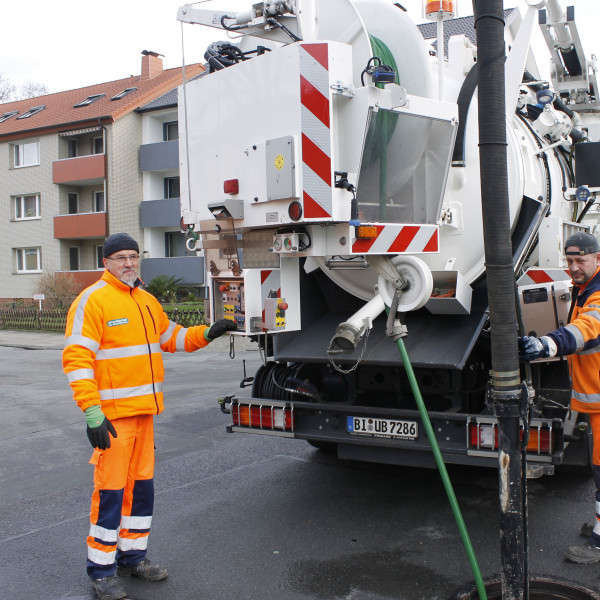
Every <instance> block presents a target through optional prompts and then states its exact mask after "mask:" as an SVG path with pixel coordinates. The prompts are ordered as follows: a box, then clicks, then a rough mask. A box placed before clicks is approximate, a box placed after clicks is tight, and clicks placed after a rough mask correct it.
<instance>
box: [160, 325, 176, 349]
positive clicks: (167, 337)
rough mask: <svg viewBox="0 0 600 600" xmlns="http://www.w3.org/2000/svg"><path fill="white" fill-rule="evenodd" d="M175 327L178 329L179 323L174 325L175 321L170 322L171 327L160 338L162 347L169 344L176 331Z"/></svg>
mask: <svg viewBox="0 0 600 600" xmlns="http://www.w3.org/2000/svg"><path fill="white" fill-rule="evenodd" d="M175 327H177V323H173V321H169V326H168V327H167V330H166V331H165V332H164V333H163V334H162V335H161V336H160V340H159V342H160V345H161V346H162V345H163V344H164V343H166V342H168V341H169V340H170V339H171V336H172V335H173V332H174V331H175Z"/></svg>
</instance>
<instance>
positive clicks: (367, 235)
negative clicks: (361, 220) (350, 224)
mask: <svg viewBox="0 0 600 600" xmlns="http://www.w3.org/2000/svg"><path fill="white" fill-rule="evenodd" d="M376 237H377V227H375V226H373V225H359V226H358V227H357V228H356V239H357V240H371V239H373V238H376Z"/></svg>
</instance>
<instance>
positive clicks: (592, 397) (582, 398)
mask: <svg viewBox="0 0 600 600" xmlns="http://www.w3.org/2000/svg"><path fill="white" fill-rule="evenodd" d="M573 398H575V400H579V402H587V403H588V404H593V403H595V402H600V394H584V393H582V392H576V391H575V390H573Z"/></svg>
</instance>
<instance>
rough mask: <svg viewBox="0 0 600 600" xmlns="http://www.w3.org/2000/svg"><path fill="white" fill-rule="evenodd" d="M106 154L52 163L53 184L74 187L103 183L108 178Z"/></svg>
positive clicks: (65, 159)
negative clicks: (67, 184) (66, 184)
mask: <svg viewBox="0 0 600 600" xmlns="http://www.w3.org/2000/svg"><path fill="white" fill-rule="evenodd" d="M104 159H105V155H104V154H91V155H90V156H76V157H75V158H64V159H62V160H55V161H54V162H53V163H52V182H53V183H70V184H73V185H93V184H97V183H102V181H103V180H104V178H105V177H106V164H105V160H104Z"/></svg>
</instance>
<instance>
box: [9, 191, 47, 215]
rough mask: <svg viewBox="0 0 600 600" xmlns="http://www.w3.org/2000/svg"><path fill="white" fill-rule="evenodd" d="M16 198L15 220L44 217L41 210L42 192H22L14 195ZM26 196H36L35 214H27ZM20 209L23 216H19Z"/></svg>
mask: <svg viewBox="0 0 600 600" xmlns="http://www.w3.org/2000/svg"><path fill="white" fill-rule="evenodd" d="M13 198H14V201H15V202H14V207H15V221H32V220H34V219H41V218H42V210H41V202H40V194H22V195H20V196H13ZM26 198H35V214H33V215H32V216H26V215H25V199H26ZM19 209H20V211H21V216H19Z"/></svg>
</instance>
